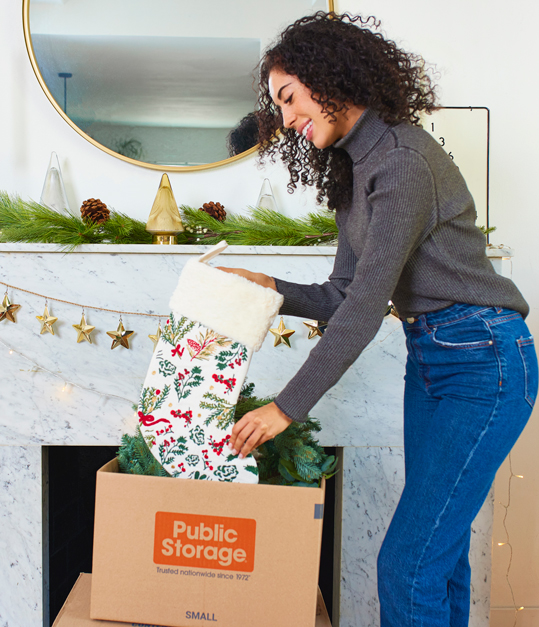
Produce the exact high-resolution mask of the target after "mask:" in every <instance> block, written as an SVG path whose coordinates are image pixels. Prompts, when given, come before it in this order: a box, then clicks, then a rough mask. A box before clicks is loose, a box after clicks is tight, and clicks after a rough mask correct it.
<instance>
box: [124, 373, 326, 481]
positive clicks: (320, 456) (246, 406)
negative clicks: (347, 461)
mask: <svg viewBox="0 0 539 627" xmlns="http://www.w3.org/2000/svg"><path fill="white" fill-rule="evenodd" d="M253 390H254V384H253V383H250V384H248V385H245V386H244V387H243V388H242V390H241V395H240V398H239V400H238V404H237V406H236V414H235V416H234V420H235V421H236V422H237V421H238V420H239V419H240V418H241V417H242V416H244V415H245V414H246V413H247V412H249V411H252V410H253V409H257V408H258V407H262V406H263V405H266V404H267V403H269V402H270V401H271V400H272V399H271V398H262V399H259V398H257V397H256V396H253ZM320 428H321V427H320V423H319V422H318V421H317V420H313V419H312V418H309V419H308V420H307V421H306V422H304V423H299V422H293V423H292V424H291V425H290V426H289V427H288V428H287V429H286V430H285V431H283V432H282V433H280V434H279V435H278V436H276V437H275V438H274V439H273V440H269V441H268V442H266V443H265V444H262V445H261V446H259V447H258V449H257V451H258V452H257V464H258V471H259V476H260V483H269V484H274V485H295V486H318V485H319V484H320V480H321V478H322V477H326V478H327V477H331V476H332V475H333V474H335V468H336V466H337V459H336V458H335V457H334V456H333V455H326V453H325V452H324V449H323V448H322V447H321V446H320V445H319V444H318V443H317V442H316V440H315V439H314V437H313V433H314V432H318V431H320ZM118 464H119V467H120V471H121V472H124V473H129V474H134V475H153V476H158V477H170V475H169V474H168V473H167V471H166V470H165V469H164V468H163V466H161V464H160V463H159V462H158V461H157V460H156V459H155V457H154V456H153V455H152V453H151V451H150V449H149V448H148V446H147V445H146V442H145V440H144V438H143V436H142V434H141V433H140V430H139V428H138V427H137V430H136V433H135V435H134V436H131V435H127V434H126V435H124V436H123V437H122V445H121V447H120V448H119V450H118Z"/></svg>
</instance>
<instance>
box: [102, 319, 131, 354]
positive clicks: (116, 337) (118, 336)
mask: <svg viewBox="0 0 539 627" xmlns="http://www.w3.org/2000/svg"><path fill="white" fill-rule="evenodd" d="M134 333H135V332H134V331H126V330H125V328H124V324H123V322H122V319H121V318H120V324H118V328H117V329H116V331H107V335H108V336H109V337H111V338H112V346H111V347H110V350H113V349H114V348H116V347H117V346H123V347H124V348H131V347H130V346H129V338H130V337H131V336H132V335H133V334H134Z"/></svg>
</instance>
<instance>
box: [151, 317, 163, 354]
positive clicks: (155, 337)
mask: <svg viewBox="0 0 539 627" xmlns="http://www.w3.org/2000/svg"><path fill="white" fill-rule="evenodd" d="M162 332H163V330H162V329H161V322H159V326H158V327H157V331H156V332H155V335H148V337H149V338H150V340H151V341H152V342H153V350H154V351H155V349H156V348H157V343H158V342H159V338H160V337H161V333H162Z"/></svg>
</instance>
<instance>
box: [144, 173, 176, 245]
mask: <svg viewBox="0 0 539 627" xmlns="http://www.w3.org/2000/svg"><path fill="white" fill-rule="evenodd" d="M146 230H147V231H148V232H149V233H151V234H152V236H153V237H152V243H154V244H168V245H170V244H176V235H177V234H178V233H181V232H182V231H184V230H185V229H184V227H183V224H182V219H181V217H180V212H179V211H178V205H177V203H176V199H175V198H174V194H173V192H172V187H171V186H170V181H169V178H168V175H167V174H163V176H162V177H161V183H160V184H159V189H158V190H157V194H156V196H155V200H154V201H153V206H152V210H151V211H150V216H149V218H148V222H147V223H146Z"/></svg>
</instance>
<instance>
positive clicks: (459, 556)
mask: <svg viewBox="0 0 539 627" xmlns="http://www.w3.org/2000/svg"><path fill="white" fill-rule="evenodd" d="M404 330H405V334H406V343H407V348H408V361H407V365H406V377H405V381H406V386H405V394H404V450H405V465H406V471H405V475H406V484H405V487H404V490H403V493H402V496H401V499H400V501H399V504H398V506H397V509H396V511H395V514H394V516H393V519H392V521H391V524H390V526H389V529H388V531H387V534H386V537H385V540H384V542H383V545H382V548H381V550H380V554H379V557H378V593H379V599H380V615H381V626H382V627H466V626H467V625H468V616H469V606H470V565H469V562H468V551H469V547H470V527H471V523H472V521H473V519H474V518H475V516H476V514H477V512H478V511H479V509H480V508H481V505H482V504H483V502H484V500H485V498H486V497H487V495H488V493H489V490H490V487H491V484H492V482H493V480H494V476H495V474H496V471H497V469H498V468H499V466H500V465H501V464H502V462H503V460H504V459H505V458H506V456H507V455H508V453H509V451H510V450H511V448H512V446H513V444H514V443H515V441H516V440H517V438H518V436H519V435H520V433H521V432H522V429H523V428H524V426H525V425H526V422H527V421H528V418H529V416H530V414H531V411H532V407H533V403H534V401H535V397H536V394H537V374H538V373H537V357H536V354H535V348H534V344H533V337H531V335H530V332H529V330H528V328H527V326H526V324H525V322H524V320H523V319H522V316H521V315H520V314H519V313H517V312H515V311H511V310H508V309H501V308H495V307H478V306H475V305H465V304H456V305H452V306H451V307H447V308H446V309H442V310H440V311H436V312H432V313H427V314H423V315H421V316H419V318H418V319H417V320H416V321H414V322H411V323H409V322H404Z"/></svg>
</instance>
